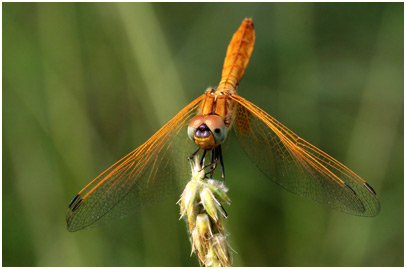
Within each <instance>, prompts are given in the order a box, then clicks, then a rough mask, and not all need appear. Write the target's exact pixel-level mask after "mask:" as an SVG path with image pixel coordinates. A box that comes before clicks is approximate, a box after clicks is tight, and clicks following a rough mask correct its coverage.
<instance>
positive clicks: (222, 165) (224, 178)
mask: <svg viewBox="0 0 406 269" xmlns="http://www.w3.org/2000/svg"><path fill="white" fill-rule="evenodd" d="M218 155H219V157H220V165H221V178H222V179H223V184H224V185H225V184H226V173H225V169H224V163H223V154H222V152H221V146H218Z"/></svg>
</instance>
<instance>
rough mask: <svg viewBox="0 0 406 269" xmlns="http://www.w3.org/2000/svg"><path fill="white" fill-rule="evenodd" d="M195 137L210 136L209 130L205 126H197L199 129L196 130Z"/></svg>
mask: <svg viewBox="0 0 406 269" xmlns="http://www.w3.org/2000/svg"><path fill="white" fill-rule="evenodd" d="M195 136H196V137H198V138H206V137H209V136H210V129H209V127H207V125H206V124H202V125H200V126H199V128H197V130H196V134H195Z"/></svg>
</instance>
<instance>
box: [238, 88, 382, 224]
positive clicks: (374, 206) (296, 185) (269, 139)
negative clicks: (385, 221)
mask: <svg viewBox="0 0 406 269" xmlns="http://www.w3.org/2000/svg"><path fill="white" fill-rule="evenodd" d="M232 98H233V99H234V100H235V101H237V102H238V104H237V108H236V116H235V120H234V130H235V132H236V135H237V137H238V140H239V142H240V144H241V146H242V147H243V148H244V150H245V151H246V153H247V154H248V156H249V157H250V158H251V159H252V160H253V161H254V163H255V164H256V165H257V166H258V168H259V169H260V170H261V171H262V172H263V173H264V174H265V175H267V176H268V177H269V178H271V179H272V180H273V181H275V182H276V183H278V184H279V185H281V186H282V187H284V188H285V189H287V190H289V191H291V192H293V193H296V194H298V195H300V196H303V197H306V198H309V199H312V200H315V201H317V202H320V203H322V204H325V205H327V206H329V207H331V208H334V209H337V210H340V211H343V212H346V213H350V214H355V215H361V216H375V215H377V214H378V213H379V210H380V204H379V200H378V197H377V196H376V193H375V191H374V190H373V189H372V187H371V186H370V185H369V184H368V183H366V182H365V181H364V180H363V179H361V178H360V177H359V176H358V175H356V174H355V173H354V172H352V171H351V170H350V169H348V168H347V167H346V166H344V165H343V164H341V163H340V162H338V161H337V160H335V159H333V158H332V157H330V156H329V155H327V154H326V153H324V152H323V151H321V150H320V149H318V148H316V147H315V146H313V145H311V144H310V143H308V142H306V141H305V140H303V139H301V138H300V137H298V136H297V135H296V134H294V133H293V132H292V131H290V130H289V129H288V128H286V127H285V126H283V125H282V124H281V123H279V122H278V121H277V120H275V119H274V118H272V117H271V116H270V115H269V114H267V113H266V112H265V111H263V110H262V109H260V108H258V107H257V106H255V105H254V104H252V103H250V102H249V101H247V100H245V99H244V98H242V97H240V96H237V95H233V96H232Z"/></svg>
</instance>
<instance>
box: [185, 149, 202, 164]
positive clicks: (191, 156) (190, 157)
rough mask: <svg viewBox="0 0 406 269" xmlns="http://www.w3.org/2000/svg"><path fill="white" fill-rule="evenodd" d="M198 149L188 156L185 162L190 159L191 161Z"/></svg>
mask: <svg viewBox="0 0 406 269" xmlns="http://www.w3.org/2000/svg"><path fill="white" fill-rule="evenodd" d="M199 150H200V147H198V148H197V150H196V151H195V152H193V153H192V155H190V156H189V157H188V158H187V160H188V161H190V160H191V159H193V158H194V157H195V155H196V154H197V153H198V152H199Z"/></svg>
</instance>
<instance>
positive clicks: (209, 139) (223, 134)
mask: <svg viewBox="0 0 406 269" xmlns="http://www.w3.org/2000/svg"><path fill="white" fill-rule="evenodd" d="M187 132H188V136H189V138H190V139H192V140H193V141H194V142H195V143H196V145H198V146H199V147H200V148H201V149H205V150H211V149H213V148H214V147H215V146H216V145H219V144H221V143H223V142H224V141H225V140H226V138H227V127H226V125H225V124H224V120H223V119H222V118H221V117H220V116H218V115H214V114H213V115H208V116H204V115H197V116H194V117H193V118H192V119H191V120H190V122H189V126H188V129H187Z"/></svg>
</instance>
